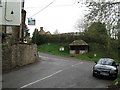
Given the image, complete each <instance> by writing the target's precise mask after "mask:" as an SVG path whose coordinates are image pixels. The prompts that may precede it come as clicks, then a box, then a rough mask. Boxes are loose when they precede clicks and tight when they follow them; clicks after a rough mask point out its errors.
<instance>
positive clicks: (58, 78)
mask: <svg viewBox="0 0 120 90" xmlns="http://www.w3.org/2000/svg"><path fill="white" fill-rule="evenodd" d="M38 54H39V57H40V60H39V61H38V62H37V63H35V64H31V65H28V66H26V67H24V68H21V69H19V70H15V71H12V72H9V73H6V74H3V76H2V78H3V84H2V85H3V88H17V89H22V88H107V87H108V85H110V84H111V83H112V80H111V79H106V78H96V77H93V76H92V69H93V65H94V64H95V63H94V62H92V61H86V60H80V59H75V58H73V57H64V56H58V55H51V54H46V53H41V52H39V53H38Z"/></svg>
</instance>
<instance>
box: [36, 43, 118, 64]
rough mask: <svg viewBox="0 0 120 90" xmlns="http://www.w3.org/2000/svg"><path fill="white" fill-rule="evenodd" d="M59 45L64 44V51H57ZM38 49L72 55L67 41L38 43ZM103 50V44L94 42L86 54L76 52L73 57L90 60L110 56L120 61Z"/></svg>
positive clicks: (56, 53)
mask: <svg viewBox="0 0 120 90" xmlns="http://www.w3.org/2000/svg"><path fill="white" fill-rule="evenodd" d="M89 45H90V47H93V46H92V45H95V44H94V43H91V44H89ZM60 46H64V47H65V51H59V47H60ZM98 47H99V49H98ZM38 51H40V52H46V53H50V54H55V55H62V56H72V55H71V54H70V53H69V43H49V44H43V45H39V46H38ZM113 51H114V50H113ZM104 52H105V51H104V50H103V46H101V45H99V44H96V47H95V48H94V47H93V48H92V49H91V50H90V51H89V52H88V53H87V54H83V55H80V54H78V55H76V56H74V57H76V58H78V59H82V60H90V61H98V60H99V59H100V58H102V57H110V58H114V59H115V60H116V61H117V62H120V61H118V60H119V59H118V58H115V57H114V55H111V56H107V55H106V53H104ZM114 52H115V51H114ZM94 54H96V56H94Z"/></svg>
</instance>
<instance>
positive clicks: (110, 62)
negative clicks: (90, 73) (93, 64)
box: [98, 59, 113, 65]
mask: <svg viewBox="0 0 120 90" xmlns="http://www.w3.org/2000/svg"><path fill="white" fill-rule="evenodd" d="M112 63H113V60H112V59H100V60H99V61H98V64H102V65H112Z"/></svg>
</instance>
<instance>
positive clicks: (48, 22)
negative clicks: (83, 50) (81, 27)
mask: <svg viewBox="0 0 120 90" xmlns="http://www.w3.org/2000/svg"><path fill="white" fill-rule="evenodd" d="M53 1H54V2H53ZM51 2H53V3H52V4H51V5H50V6H49V7H47V8H45V9H44V10H42V9H43V8H44V7H46V6H47V5H49V4H50V3H51ZM25 10H26V11H27V16H26V23H27V18H29V17H31V16H33V15H34V14H35V13H37V12H39V11H40V10H42V11H41V12H40V13H38V14H36V15H35V16H33V17H32V18H34V19H35V20H36V25H35V26H28V27H29V29H30V33H31V35H32V33H33V31H34V29H35V28H38V29H39V28H40V27H44V30H45V31H50V32H51V33H53V32H54V31H55V30H56V29H57V30H58V31H59V32H60V33H66V32H78V30H76V29H75V28H74V26H75V24H76V22H77V20H78V19H81V20H82V19H83V18H84V13H85V7H80V5H78V3H77V0H25Z"/></svg>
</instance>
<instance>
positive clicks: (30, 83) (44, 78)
mask: <svg viewBox="0 0 120 90" xmlns="http://www.w3.org/2000/svg"><path fill="white" fill-rule="evenodd" d="M62 71H63V70H59V71H57V72H55V73H53V74H51V75H49V76H47V77H44V78H42V79H39V80H36V81H34V82H31V83H29V84H26V85H24V86H22V87H20V88H19V89H21V88H25V87H28V86H30V85H32V84H35V83H37V82H40V81H42V80H45V79H47V78H50V77H52V76H53V75H55V74H57V73H60V72H62ZM19 89H18V90H19Z"/></svg>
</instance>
